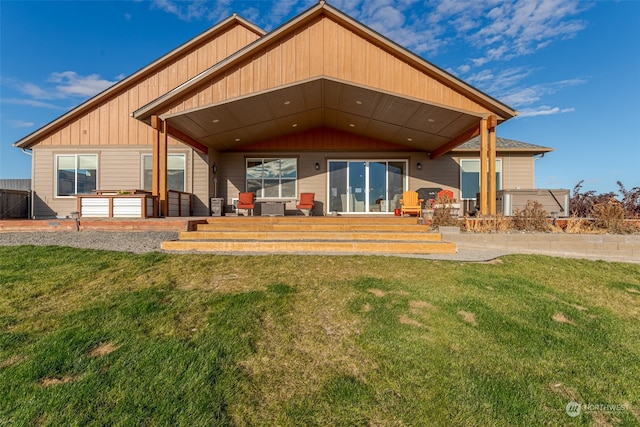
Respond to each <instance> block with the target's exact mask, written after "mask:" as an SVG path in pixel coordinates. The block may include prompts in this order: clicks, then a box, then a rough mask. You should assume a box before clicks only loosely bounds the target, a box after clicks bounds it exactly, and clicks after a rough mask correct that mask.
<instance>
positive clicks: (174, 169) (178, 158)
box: [142, 154, 186, 191]
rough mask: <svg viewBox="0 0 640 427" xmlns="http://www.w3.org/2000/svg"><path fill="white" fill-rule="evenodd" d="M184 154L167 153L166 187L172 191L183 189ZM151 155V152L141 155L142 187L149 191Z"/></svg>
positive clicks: (151, 169) (151, 165)
mask: <svg viewBox="0 0 640 427" xmlns="http://www.w3.org/2000/svg"><path fill="white" fill-rule="evenodd" d="M185 157H186V156H185V155H184V154H168V155H167V189H168V190H174V191H185V188H186V185H185V177H186V173H185V164H186V160H185ZM152 181H153V156H152V155H151V154H143V155H142V188H143V189H145V190H147V191H151V189H152V184H153V182H152Z"/></svg>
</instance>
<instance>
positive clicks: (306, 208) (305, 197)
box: [296, 193, 316, 216]
mask: <svg viewBox="0 0 640 427" xmlns="http://www.w3.org/2000/svg"><path fill="white" fill-rule="evenodd" d="M315 196H316V193H300V200H299V201H300V203H298V204H297V205H296V209H300V210H301V211H302V213H304V215H305V216H309V215H313V208H314V207H315V205H316V204H315V201H314V198H315Z"/></svg>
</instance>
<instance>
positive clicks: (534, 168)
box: [531, 153, 544, 188]
mask: <svg viewBox="0 0 640 427" xmlns="http://www.w3.org/2000/svg"><path fill="white" fill-rule="evenodd" d="M543 157H544V153H537V154H534V155H533V162H534V163H533V171H531V173H532V174H533V176H532V177H531V178H532V180H533V188H536V164H535V161H536V160H540V159H542V158H543Z"/></svg>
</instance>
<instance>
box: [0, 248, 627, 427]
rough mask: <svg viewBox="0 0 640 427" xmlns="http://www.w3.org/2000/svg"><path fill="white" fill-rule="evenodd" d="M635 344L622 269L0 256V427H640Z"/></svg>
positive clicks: (58, 251)
mask: <svg viewBox="0 0 640 427" xmlns="http://www.w3.org/2000/svg"><path fill="white" fill-rule="evenodd" d="M639 325H640V265H636V264H624V263H606V262H593V261H582V260H569V259H561V258H551V257H543V256H508V257H504V258H501V259H499V260H496V261H494V262H491V263H458V262H445V261H431V260H422V259H412V258H398V257H368V256H363V257H356V256H351V257H330V256H262V257H256V256H238V257H233V256H216V255H176V254H161V253H152V254H146V255H133V254H129V253H118V252H107V251H92V250H81V249H71V248H60V247H33V246H22V247H0V425H56V426H58V425H85V424H91V425H127V426H128V425H136V426H137V425H154V426H155V425H190V426H205V425H206V426H209V425H240V426H247V425H249V426H265V425H267V426H268V425H277V426H304V425H319V426H325V425H349V426H351V425H362V426H423V425H424V426H429V425H441V426H456V425H459V426H474V425H477V426H494V425H496V426H513V425H522V426H530V425H558V426H564V425H640V326H639ZM572 401H575V402H577V403H580V404H582V407H581V408H580V409H581V410H580V412H579V413H572V415H577V416H576V417H570V416H569V415H567V411H566V407H567V404H569V403H570V402H572Z"/></svg>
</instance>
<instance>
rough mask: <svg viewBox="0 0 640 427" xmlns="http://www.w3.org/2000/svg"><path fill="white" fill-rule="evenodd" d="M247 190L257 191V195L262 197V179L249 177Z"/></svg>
mask: <svg viewBox="0 0 640 427" xmlns="http://www.w3.org/2000/svg"><path fill="white" fill-rule="evenodd" d="M247 191H248V192H250V193H255V195H256V197H262V180H261V179H248V180H247Z"/></svg>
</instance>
